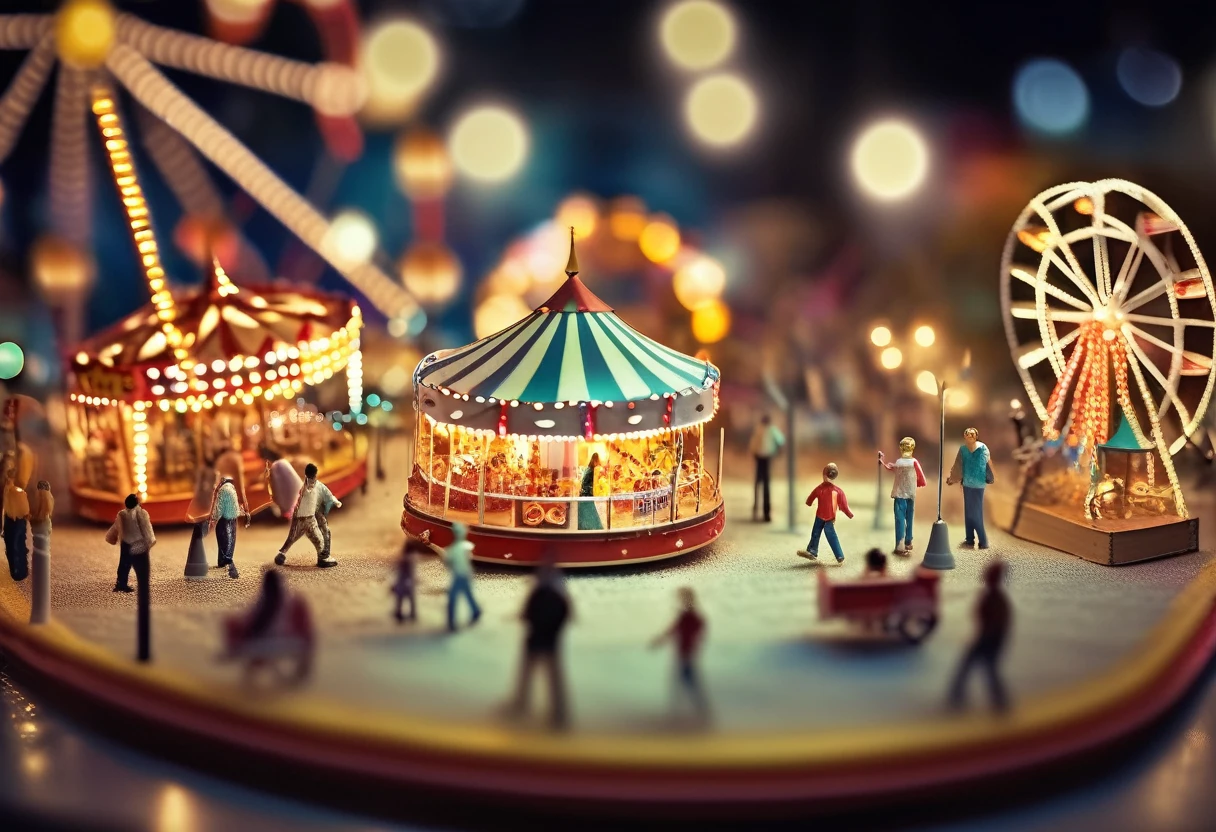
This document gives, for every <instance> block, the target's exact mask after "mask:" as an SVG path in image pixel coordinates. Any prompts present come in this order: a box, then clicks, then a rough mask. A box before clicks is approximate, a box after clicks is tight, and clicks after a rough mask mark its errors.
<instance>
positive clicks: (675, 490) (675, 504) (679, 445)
mask: <svg viewBox="0 0 1216 832" xmlns="http://www.w3.org/2000/svg"><path fill="white" fill-rule="evenodd" d="M675 440H676V441H675V446H676V456H675V460H676V461H675V464H674V465H673V466H672V469H671V520H670V522H672V523H674V522H676V514H677V509H678V508H679V505H680V465H681V464H682V463H683V462H684V434H683V433H677V434H675Z"/></svg>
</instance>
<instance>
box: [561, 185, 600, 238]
mask: <svg viewBox="0 0 1216 832" xmlns="http://www.w3.org/2000/svg"><path fill="white" fill-rule="evenodd" d="M599 219H600V208H599V206H598V205H597V204H596V202H595V200H594V199H593V198H592V197H590V196H587V195H586V194H574V195H572V196H568V197H566V198H565V199H563V200H562V203H561V205H559V206H557V215H556V217H555V218H554V220H555V221H556V222H557V226H558V228H567V229H568V228H573V229H574V238H575V239H576V240H584V239H586V238H587V237H590V236H591V235H592V234H594V233H595V227H596V225H598V224H599Z"/></svg>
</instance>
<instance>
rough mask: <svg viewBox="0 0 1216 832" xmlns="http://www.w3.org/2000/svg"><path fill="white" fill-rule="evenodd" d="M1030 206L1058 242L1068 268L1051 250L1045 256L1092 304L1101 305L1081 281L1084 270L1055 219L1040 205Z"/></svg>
mask: <svg viewBox="0 0 1216 832" xmlns="http://www.w3.org/2000/svg"><path fill="white" fill-rule="evenodd" d="M1031 204H1032V205H1033V207H1034V211H1035V213H1036V214H1038V215H1039V219H1041V220H1042V221H1043V224H1044V225H1046V226H1047V230H1048V231H1050V232H1051V236H1052V237H1053V238H1054V239H1056V240H1058V241H1059V248H1060V251H1062V252H1063V253H1064V259H1065V260H1067V261H1068V266H1069V268H1067V269H1066V268H1064V265H1063V264H1062V263H1060V262H1059V258H1058V257H1057V256H1056V254H1055V252H1053V251H1052V250H1051V249H1048V250H1047V252H1046V254H1047V255H1048V256H1049V257H1051V258H1052V260H1053V261H1054V262H1055V263H1056V265H1057V266H1058V267H1059V268H1060V270H1061V271H1063V272H1064V273H1065V274H1067V275H1068V276H1069V277H1070V278H1072V281H1073V282H1074V283H1076V284H1077V286H1079V287H1080V288H1081V291H1083V292H1084V293H1085V294H1086V296H1087V297H1089V298H1090V300H1092V301H1093V302H1094V305H1095V306H1100V305H1101V303H1099V301H1098V297H1097V295H1096V294H1095V293H1094V290H1093V288H1092V287H1091V286H1090V285H1089V284H1088V283H1087V282H1085V281H1084V280H1082V279H1081V275H1083V274H1085V270H1084V269H1083V268H1081V262H1080V261H1079V260H1077V255H1076V254H1075V253H1074V252H1073V250H1072V246H1071V245H1069V243H1068V241H1067V240H1066V239H1064V235H1063V234H1061V233H1060V226H1059V223H1057V222H1056V218H1055V217H1054V216H1053V215H1052V213H1051V212H1050V211H1048V210H1047V209H1046V208H1044V207H1043V205H1042V204H1041V203H1039V202H1037V201H1036V202H1033V203H1031Z"/></svg>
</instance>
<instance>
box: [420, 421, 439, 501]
mask: <svg viewBox="0 0 1216 832" xmlns="http://www.w3.org/2000/svg"><path fill="white" fill-rule="evenodd" d="M418 424H422V414H421V413H420V414H418ZM426 439H427V443H428V444H427V449H426V474H425V476H423V479H424V480H425V481H426V510H427V512H428V513H429V512H430V510H431V478H432V477H433V476H434V473H435V429H434V428H430V429H429V430H427V432H426Z"/></svg>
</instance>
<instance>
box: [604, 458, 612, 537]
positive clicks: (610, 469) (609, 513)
mask: <svg viewBox="0 0 1216 832" xmlns="http://www.w3.org/2000/svg"><path fill="white" fill-rule="evenodd" d="M605 447H607V448H608V451H607V452H606V453H605V454H604V456H605V457H607V458H608V464H607V466H606V470H607V471H608V520H607V523H606V525H605V528H606V529H607V530H608V531H612V443H611V442H608V443H607V444H606V445H605Z"/></svg>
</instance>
